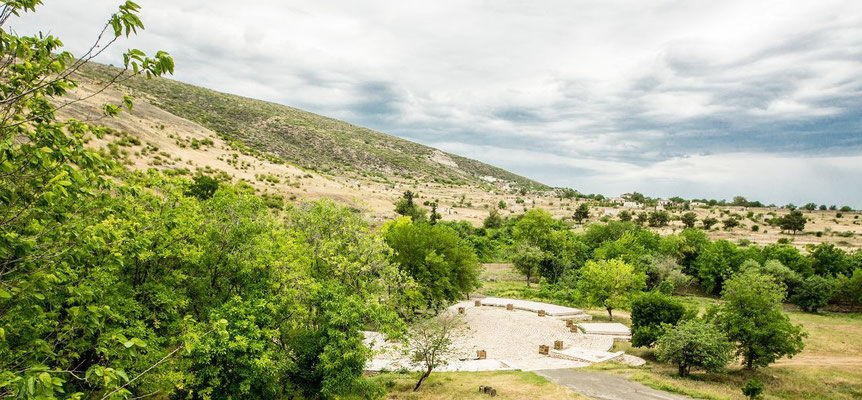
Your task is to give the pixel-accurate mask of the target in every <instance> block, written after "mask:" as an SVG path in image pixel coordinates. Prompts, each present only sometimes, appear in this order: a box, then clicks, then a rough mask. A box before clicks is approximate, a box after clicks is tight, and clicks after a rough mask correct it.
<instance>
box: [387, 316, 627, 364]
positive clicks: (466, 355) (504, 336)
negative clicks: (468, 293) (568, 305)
mask: <svg viewBox="0 0 862 400" xmlns="http://www.w3.org/2000/svg"><path fill="white" fill-rule="evenodd" d="M458 307H465V314H464V315H463V316H462V317H463V318H464V319H465V320H466V323H467V325H468V326H469V330H468V331H467V332H466V333H465V334H464V335H463V336H462V337H459V338H456V340H455V343H454V346H455V348H456V349H458V350H457V352H456V356H454V357H453V359H452V360H451V361H452V362H456V361H457V360H459V359H474V358H476V351H477V350H485V351H486V352H487V357H488V358H489V359H495V360H500V361H502V362H504V363H505V364H506V365H508V366H509V367H511V368H516V369H521V370H524V371H533V370H538V369H553V368H574V367H583V366H586V365H589V364H588V363H584V362H577V361H569V360H562V359H557V358H551V357H548V356H545V355H541V354H539V345H547V346H549V347H551V348H553V345H554V341H555V340H562V341H563V346H564V348H569V347H578V348H584V349H591V350H601V351H607V350H609V349H610V348H611V347H612V346H613V339H612V338H610V337H607V336H593V335H584V334H580V333H572V332H570V330H569V328H566V323H565V321H564V320H562V319H559V318H555V317H539V316H538V315H536V313H532V312H527V311H519V310H515V311H506V309H504V308H500V307H475V306H473V302H472V301H470V302H462V303H459V304H456V305H454V306H452V307H450V309H449V310H450V311H449V312H457V309H458ZM386 347H388V348H391V347H392V346H391V345H387V346H386ZM401 358H402V356H401V355H400V354H399V353H398V352H397V351H389V352H387V353H383V354H379V355H378V356H376V357H375V359H378V360H398V359H401Z"/></svg>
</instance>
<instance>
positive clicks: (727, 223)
mask: <svg viewBox="0 0 862 400" xmlns="http://www.w3.org/2000/svg"><path fill="white" fill-rule="evenodd" d="M721 223H722V225H724V230H726V231H730V230H733V228H736V227H737V226H739V224H740V223H739V220H738V219H736V218H734V217H730V218H726V219H725V220H724V221H721Z"/></svg>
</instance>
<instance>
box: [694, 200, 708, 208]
mask: <svg viewBox="0 0 862 400" xmlns="http://www.w3.org/2000/svg"><path fill="white" fill-rule="evenodd" d="M705 205H706V203H704V202H702V201H692V202H691V206H692V207H703V206H705Z"/></svg>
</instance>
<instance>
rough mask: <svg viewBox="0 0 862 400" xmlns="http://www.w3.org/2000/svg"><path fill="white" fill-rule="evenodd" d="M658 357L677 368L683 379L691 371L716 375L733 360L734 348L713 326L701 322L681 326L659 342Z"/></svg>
mask: <svg viewBox="0 0 862 400" xmlns="http://www.w3.org/2000/svg"><path fill="white" fill-rule="evenodd" d="M657 344H658V350H656V357H657V358H658V359H659V361H661V362H665V363H672V364H676V366H677V368H678V370H679V375H680V376H683V377H684V376H688V375H689V374H690V373H691V369H692V367H694V368H700V369H703V370H705V371H710V372H717V371H721V370H723V369H724V368H725V367H727V364H728V363H729V362H730V360H731V359H732V357H733V356H732V351H733V344H731V343H730V342H729V341H728V340H727V336H725V335H724V334H723V333H722V332H721V331H720V330H718V328H716V327H715V326H714V325H712V324H710V323H708V322H705V321H703V320H700V319H691V320H688V321H684V322H681V323H680V324H679V325H678V326H677V327H676V328H674V329H671V330H670V331H668V332H667V333H666V334H665V335H664V336H662V337H661V338H660V339H659V340H658V343H657Z"/></svg>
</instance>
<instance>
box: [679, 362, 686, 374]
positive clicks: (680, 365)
mask: <svg viewBox="0 0 862 400" xmlns="http://www.w3.org/2000/svg"><path fill="white" fill-rule="evenodd" d="M685 375H686V374H685V364H679V376H681V377H685Z"/></svg>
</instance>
